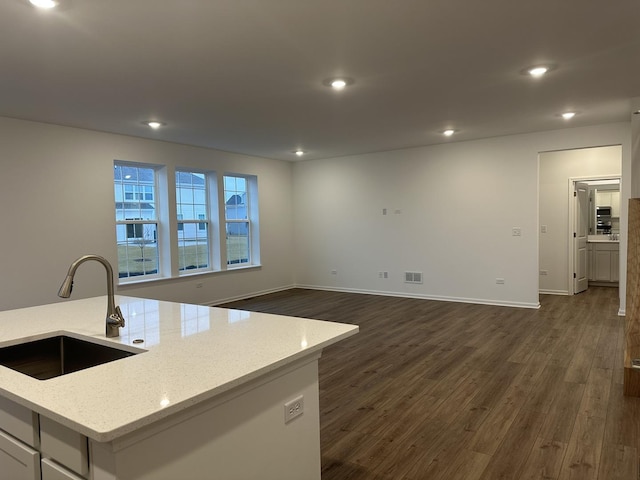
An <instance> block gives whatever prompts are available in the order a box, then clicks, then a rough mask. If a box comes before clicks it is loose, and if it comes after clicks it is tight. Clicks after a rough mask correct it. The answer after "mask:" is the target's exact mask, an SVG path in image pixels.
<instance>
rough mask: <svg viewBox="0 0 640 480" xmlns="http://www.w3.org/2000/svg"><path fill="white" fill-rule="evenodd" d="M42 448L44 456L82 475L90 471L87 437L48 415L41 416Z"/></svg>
mask: <svg viewBox="0 0 640 480" xmlns="http://www.w3.org/2000/svg"><path fill="white" fill-rule="evenodd" d="M40 449H41V450H42V456H43V457H51V458H52V459H54V460H55V461H56V462H58V463H60V464H62V465H64V466H65V467H67V468H68V469H70V470H73V471H74V472H76V473H79V474H80V475H84V476H86V475H87V474H88V473H89V459H88V455H87V437H85V436H84V435H81V434H79V433H78V432H75V431H73V430H71V429H70V428H67V427H65V426H64V425H60V424H59V423H58V422H54V421H53V420H50V419H48V418H46V417H40Z"/></svg>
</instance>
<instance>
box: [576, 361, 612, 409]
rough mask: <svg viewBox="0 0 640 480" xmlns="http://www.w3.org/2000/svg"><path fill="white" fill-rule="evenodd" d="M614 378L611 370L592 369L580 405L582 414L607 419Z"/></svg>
mask: <svg viewBox="0 0 640 480" xmlns="http://www.w3.org/2000/svg"><path fill="white" fill-rule="evenodd" d="M612 376H613V371H612V370H611V369H605V368H592V369H591V372H590V373H589V378H588V379H587V384H586V389H585V392H584V396H583V397H582V402H581V404H580V411H579V413H580V414H582V415H586V416H593V417H600V418H603V419H604V418H606V417H607V407H608V405H609V391H610V389H611V380H612Z"/></svg>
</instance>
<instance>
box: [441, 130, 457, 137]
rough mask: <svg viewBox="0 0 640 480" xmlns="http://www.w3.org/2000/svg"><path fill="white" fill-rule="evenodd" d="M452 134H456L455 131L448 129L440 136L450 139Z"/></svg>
mask: <svg viewBox="0 0 640 480" xmlns="http://www.w3.org/2000/svg"><path fill="white" fill-rule="evenodd" d="M454 133H456V131H455V130H453V129H451V128H449V129H447V130H445V131H444V132H442V134H443V135H444V136H445V137H450V136H451V135H453V134H454Z"/></svg>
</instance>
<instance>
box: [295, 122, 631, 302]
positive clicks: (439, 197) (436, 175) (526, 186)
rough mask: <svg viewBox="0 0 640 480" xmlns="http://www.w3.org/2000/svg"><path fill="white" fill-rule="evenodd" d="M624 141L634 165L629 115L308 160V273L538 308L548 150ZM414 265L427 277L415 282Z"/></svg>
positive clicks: (300, 212)
mask: <svg viewBox="0 0 640 480" xmlns="http://www.w3.org/2000/svg"><path fill="white" fill-rule="evenodd" d="M616 144H617V145H622V150H623V176H624V175H625V171H626V172H627V175H628V174H629V173H630V162H631V157H630V125H629V124H628V123H619V124H608V125H602V126H597V127H585V128H573V129H562V130H556V131H551V132H541V133H534V134H528V135H513V136H507V137H499V138H490V139H485V140H480V141H473V142H461V143H452V144H446V145H438V146H432V147H421V148H413V149H406V150H398V151H392V152H382V153H374V154H367V155H357V156H350V157H342V158H333V159H328V160H315V161H305V162H299V163H296V164H295V165H294V175H293V185H294V204H295V209H294V237H295V245H296V262H295V265H296V282H297V283H298V284H300V285H306V286H310V287H315V288H330V289H338V290H346V291H360V292H380V293H386V294H391V295H409V296H416V297H422V298H436V299H451V300H459V301H473V302H480V303H495V304H507V305H519V306H529V307H535V306H537V305H538V234H537V232H538V154H539V152H544V151H552V150H564V149H572V148H580V147H592V146H600V145H616ZM622 190H623V193H622V195H623V199H625V198H628V192H626V190H625V188H624V180H623V189H622ZM624 201H625V202H626V200H624ZM383 208H386V209H387V212H388V213H387V215H386V216H385V215H382V209H383ZM396 211H400V212H401V213H397V214H396V213H395V212H396ZM512 227H519V228H521V230H522V236H520V237H514V236H512ZM621 233H623V234H626V231H624V232H621ZM622 248H625V251H626V243H624V246H622V245H621V249H622ZM621 253H622V252H621ZM625 259H626V257H625ZM621 261H623V259H622V258H621ZM332 270H335V271H337V274H332V273H331V272H332ZM379 271H388V272H389V278H388V279H381V278H379V276H378V272H379ZM404 271H422V272H423V273H424V283H423V284H422V285H409V284H404V283H403V272H404ZM496 278H504V279H505V283H504V285H497V284H496Z"/></svg>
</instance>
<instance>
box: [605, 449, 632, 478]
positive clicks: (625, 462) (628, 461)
mask: <svg viewBox="0 0 640 480" xmlns="http://www.w3.org/2000/svg"><path fill="white" fill-rule="evenodd" d="M598 478H602V479H604V478H606V479H607V480H635V479H637V478H638V449H637V448H633V447H629V446H627V445H611V444H605V445H604V446H603V448H602V457H601V459H600V475H599V477H598Z"/></svg>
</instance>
